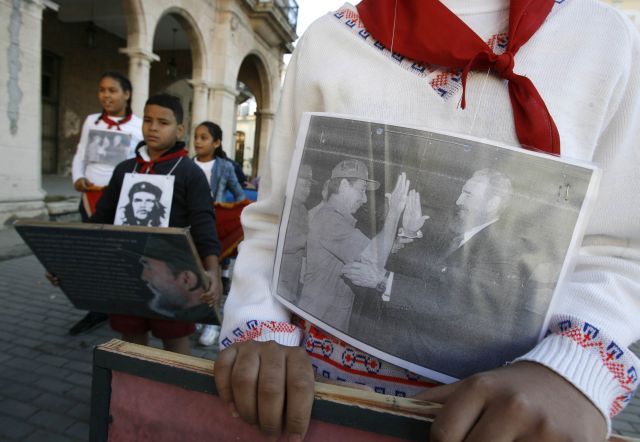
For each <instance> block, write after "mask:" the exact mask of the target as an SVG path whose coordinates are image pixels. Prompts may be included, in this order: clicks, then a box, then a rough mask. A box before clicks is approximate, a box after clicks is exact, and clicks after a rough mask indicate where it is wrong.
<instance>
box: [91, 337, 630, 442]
mask: <svg viewBox="0 0 640 442" xmlns="http://www.w3.org/2000/svg"><path fill="white" fill-rule="evenodd" d="M213 367H214V362H213V361H209V360H205V359H200V358H196V357H192V356H184V355H180V354H177V353H170V352H166V351H164V350H159V349H155V348H151V347H145V346H140V345H136V344H131V343H127V342H122V341H119V340H117V339H114V340H111V341H110V342H108V343H106V344H103V345H100V346H98V347H97V348H96V349H95V352H94V367H93V385H92V401H91V430H90V440H91V441H92V442H98V441H107V440H108V441H118V442H120V441H138V440H153V441H154V442H173V441H176V442H178V441H186V440H188V441H200V440H215V441H234V442H243V441H247V442H249V441H251V442H253V441H267V438H266V437H264V436H263V435H262V434H261V433H260V432H259V431H258V430H257V429H256V428H254V427H252V426H250V425H248V424H246V423H244V422H243V421H241V420H240V419H238V418H233V417H232V416H231V413H230V412H229V410H228V408H227V407H226V406H225V404H224V403H223V402H222V401H221V400H220V398H219V397H218V396H217V391H216V387H215V383H214V380H213ZM315 390H316V393H315V402H314V405H313V412H312V422H311V425H310V427H309V431H308V433H307V437H306V439H305V440H306V441H318V442H327V441H331V442H340V441H344V442H347V441H348V442H358V441H362V442H365V441H366V442H399V441H418V440H419V441H424V440H427V438H428V434H429V427H430V421H431V420H432V418H433V416H434V415H433V412H434V410H436V409H438V408H440V405H438V404H432V403H428V402H423V401H418V400H414V399H408V398H401V397H394V396H385V395H381V394H377V393H373V392H368V391H363V390H358V389H353V388H347V387H344V386H338V385H332V384H324V383H316V386H315ZM613 441H616V442H622V441H632V439H626V438H620V437H615V438H612V439H610V442H613ZM636 442H638V441H636Z"/></svg>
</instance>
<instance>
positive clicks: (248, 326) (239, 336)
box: [220, 319, 299, 348]
mask: <svg viewBox="0 0 640 442" xmlns="http://www.w3.org/2000/svg"><path fill="white" fill-rule="evenodd" d="M298 331H299V329H298V327H296V326H295V325H293V324H289V323H288V322H277V321H258V320H255V319H252V320H250V321H247V322H245V323H244V324H242V325H241V326H240V327H237V328H235V329H234V330H233V331H232V332H231V333H232V334H233V336H225V337H224V338H223V339H222V340H221V341H220V345H221V346H222V347H223V348H227V347H229V346H230V345H231V344H234V343H236V342H244V341H250V340H253V339H257V338H259V337H260V336H263V335H265V334H273V333H279V334H294V333H297V332H298Z"/></svg>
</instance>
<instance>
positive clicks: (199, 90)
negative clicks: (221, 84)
mask: <svg viewBox="0 0 640 442" xmlns="http://www.w3.org/2000/svg"><path fill="white" fill-rule="evenodd" d="M189 84H190V85H191V86H193V104H192V105H191V106H192V108H191V131H192V133H191V134H187V139H188V140H189V142H188V143H187V145H188V146H189V152H190V154H192V155H193V154H195V151H194V149H193V132H195V130H196V127H197V126H198V124H200V123H202V122H203V121H205V120H207V119H208V115H209V112H208V110H209V89H210V87H211V86H210V85H209V83H207V82H206V81H203V80H189Z"/></svg>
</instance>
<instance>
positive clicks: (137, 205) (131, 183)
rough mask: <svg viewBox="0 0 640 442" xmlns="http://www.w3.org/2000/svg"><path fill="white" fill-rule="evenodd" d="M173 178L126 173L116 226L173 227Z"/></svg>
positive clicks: (170, 176)
mask: <svg viewBox="0 0 640 442" xmlns="http://www.w3.org/2000/svg"><path fill="white" fill-rule="evenodd" d="M174 180H175V176H173V175H149V174H141V173H127V174H125V177H124V181H123V183H122V190H121V191H120V198H119V200H118V210H117V212H116V219H115V220H114V222H113V223H114V224H115V225H118V226H145V227H169V215H170V214H171V201H172V198H173V182H174Z"/></svg>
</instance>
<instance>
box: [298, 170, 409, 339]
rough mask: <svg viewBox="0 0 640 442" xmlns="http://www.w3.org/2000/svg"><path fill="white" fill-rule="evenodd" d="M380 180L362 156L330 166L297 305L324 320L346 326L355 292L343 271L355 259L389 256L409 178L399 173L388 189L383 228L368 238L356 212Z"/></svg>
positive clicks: (312, 228)
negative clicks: (376, 179)
mask: <svg viewBox="0 0 640 442" xmlns="http://www.w3.org/2000/svg"><path fill="white" fill-rule="evenodd" d="M379 187H380V183H379V182H378V181H375V180H371V179H369V170H368V168H367V166H366V165H365V164H364V163H363V162H362V161H360V160H356V159H348V160H343V161H341V162H339V163H338V164H337V165H336V166H335V167H334V168H333V170H332V172H331V179H330V180H329V184H328V187H327V201H326V203H325V204H324V205H323V206H322V207H321V208H320V209H319V210H318V212H317V213H316V215H315V216H314V217H313V219H312V220H311V222H310V225H309V235H308V237H307V264H306V270H305V275H304V286H303V288H302V293H301V295H300V299H299V300H298V303H297V305H298V307H299V308H301V309H302V310H305V311H307V312H308V313H310V314H311V315H313V316H315V317H317V318H319V319H320V320H322V321H324V322H325V323H327V324H329V325H331V326H333V327H335V328H337V329H339V330H342V331H346V330H347V327H348V324H349V318H350V317H351V309H352V306H353V299H354V293H353V291H352V289H351V287H350V286H349V284H347V281H346V280H345V279H344V277H343V276H342V268H343V267H344V265H345V264H348V263H350V262H353V261H356V260H360V259H367V260H373V261H375V260H377V259H379V257H380V256H384V257H385V259H386V256H388V254H389V252H390V250H391V247H392V245H393V240H394V238H395V233H396V229H397V226H398V221H399V220H400V216H401V214H402V211H403V209H404V205H405V202H406V198H407V192H408V189H409V182H408V181H407V179H406V176H405V174H404V173H402V174H400V176H399V177H398V181H397V184H396V187H395V189H394V191H393V193H392V194H390V195H387V197H388V203H389V211H388V213H387V216H386V219H385V222H384V226H383V228H382V230H380V232H379V233H378V234H377V235H376V236H375V237H374V238H373V239H369V238H368V237H367V236H366V235H365V234H364V233H362V232H361V231H360V230H359V229H357V228H356V227H355V225H356V219H355V218H354V215H355V214H356V212H357V211H358V210H359V209H360V208H361V207H362V205H363V204H365V203H366V202H367V192H370V191H374V190H377V189H378V188H379Z"/></svg>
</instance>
